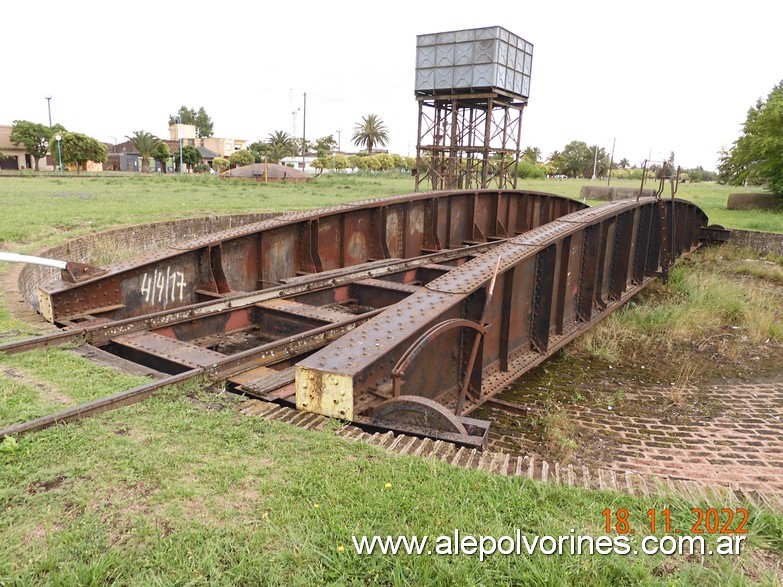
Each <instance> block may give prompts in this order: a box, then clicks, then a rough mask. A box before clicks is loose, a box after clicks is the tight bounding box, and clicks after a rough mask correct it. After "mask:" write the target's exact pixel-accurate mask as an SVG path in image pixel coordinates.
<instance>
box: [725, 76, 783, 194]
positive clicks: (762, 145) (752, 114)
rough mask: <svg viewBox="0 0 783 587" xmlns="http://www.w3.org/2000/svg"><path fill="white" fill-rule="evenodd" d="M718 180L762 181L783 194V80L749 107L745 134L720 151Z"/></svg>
mask: <svg viewBox="0 0 783 587" xmlns="http://www.w3.org/2000/svg"><path fill="white" fill-rule="evenodd" d="M718 181H719V182H720V183H728V184H731V185H742V184H744V183H746V182H747V183H757V184H762V185H766V187H767V189H769V190H770V191H771V192H772V193H773V194H776V195H778V196H781V197H783V81H781V82H780V83H779V84H778V85H776V86H775V87H774V88H772V91H771V92H770V93H769V95H768V96H767V100H766V101H764V100H761V99H759V100H758V101H757V102H756V106H755V107H753V108H751V109H750V110H748V115H747V118H746V120H745V124H743V126H742V136H740V138H738V139H737V140H736V141H734V144H733V146H732V147H731V148H729V149H728V150H726V151H722V152H721V158H720V163H719V164H718Z"/></svg>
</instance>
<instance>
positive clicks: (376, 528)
mask: <svg viewBox="0 0 783 587" xmlns="http://www.w3.org/2000/svg"><path fill="white" fill-rule="evenodd" d="M580 185H581V183H580V182H572V181H562V182H559V181H558V182H556V181H550V182H534V183H530V184H525V186H522V187H529V188H530V189H536V190H540V191H549V192H555V193H561V194H564V195H570V196H572V197H573V196H578V190H579V187H580ZM687 187H689V188H691V187H692V189H693V191H692V192H691V193H688V192H687V191H686V190H685V188H686V186H682V187H681V193H680V195H682V196H684V197H689V198H693V199H694V200H695V201H696V202H697V203H699V204H700V205H702V206H703V207H704V208H705V210H706V211H707V213H708V214H709V215H710V217H711V220H712V221H713V222H720V223H722V224H724V225H728V226H735V227H744V228H752V229H757V230H758V229H761V230H777V231H783V215H781V214H755V216H754V215H753V214H748V213H743V214H739V213H735V212H728V211H726V210H725V209H723V210H722V211H721V205H722V206H723V207H724V208H725V195H726V194H728V193H729V191H731V190H730V189H728V188H723V187H722V186H715V185H711V184H704V185H700V184H693V185H692V186H690V185H689V186H687ZM412 188H413V182H412V180H411V178H409V177H406V178H398V179H390V178H384V179H375V178H360V177H345V176H343V177H339V178H321V179H319V180H318V181H317V182H314V183H312V184H308V185H269V186H263V185H257V184H244V183H233V182H232V183H224V182H221V181H219V180H217V179H215V178H209V177H206V178H187V177H186V178H179V177H150V178H141V177H131V178H111V177H108V178H105V177H100V178H97V179H72V178H68V179H59V178H46V179H39V178H3V177H0V202H1V203H2V206H3V214H2V215H0V247H2V248H3V250H14V251H16V252H33V251H36V250H39V249H41V248H42V247H45V246H47V245H50V244H53V243H55V242H59V241H61V240H64V239H65V238H70V237H73V236H77V235H80V234H85V233H88V232H91V231H93V230H98V229H102V228H106V227H109V226H115V225H120V224H132V223H138V222H143V221H153V220H160V219H167V218H175V217H182V216H187V215H203V214H211V213H231V212H234V213H238V212H243V211H271V210H288V209H302V208H310V207H313V206H321V205H329V204H335V203H340V202H345V201H350V200H356V199H362V198H366V197H375V196H381V195H390V194H402V193H407V192H410V191H412ZM721 214H723V215H724V216H723V217H721ZM716 217H717V218H716ZM740 260H741V259H740ZM776 262H777V261H776ZM743 266H744V265H743ZM778 266H779V262H778ZM6 270H7V269H6V268H3V267H0V273H1V272H3V271H6ZM761 270H765V269H764V267H762V268H761V269H753V271H761ZM774 270H775V267H771V268H768V269H766V271H767V273H765V276H763V278H765V279H766V278H767V277H768V276H769V275H773V276H774V275H777V274H776V273H775V272H774ZM682 271H683V273H682V275H681V276H679V277H677V278H676V279H673V281H674V288H675V291H676V292H679V293H676V295H678V296H681V297H682V296H684V297H687V296H693V295H696V293H694V292H698V291H700V290H699V287H698V286H697V285H693V284H692V283H691V282H690V281H687V280H689V279H691V277H690V276H691V275H693V271H692V269H691V268H690V267H685V268H684V269H683V270H682ZM737 271H738V272H741V271H740V269H739V265H738V270H737ZM748 271H750V269H748ZM748 278H749V279H761V278H762V277H758V276H753V275H748ZM769 279H770V281H773V282H774V279H775V278H774V277H770V278H769ZM734 293H736V292H732V295H734ZM1 298H2V292H1V291H0V340H2V339H3V338H9V337H11V336H17V335H18V334H19V333H25V332H29V331H31V330H34V329H33V328H31V327H30V326H29V325H26V324H23V323H21V322H19V321H18V320H15V319H14V318H13V317H12V316H11V315H10V313H9V311H8V308H7V304H6V303H5V301H3V300H2V299H1ZM652 299H653V301H655V298H652ZM732 303H734V302H729V303H727V304H724V306H721V307H722V308H724V310H725V311H726V312H729V313H732V312H734V313H733V314H731V316H733V318H731V319H739V318H737V312H738V311H737V309H736V308H734V309H732V307H730V306H731V304H732ZM639 308H640V309H639V310H632V311H631V312H628V314H629V317H626V318H624V319H625V320H634V318H633V316H634V312H642V313H643V312H645V311H647V306H645V305H643V304H641V305H639ZM742 311H743V310H742V308H740V310H739V313H740V314H741V313H742ZM759 311H761V312H763V308H762V309H761V310H759ZM643 315H644V314H637V316H643ZM724 318H725V316H722V317H721V318H719V319H720V320H723V319H724ZM666 319H667V320H673V321H674V322H675V323H677V322H678V321H679V320H680V319H681V316H680V317H678V316H668V317H666ZM636 320H637V321H638V322H644V323H646V322H650V321H651V320H652V319H651V318H637V319H636ZM645 321H646V322H645ZM732 324H734V322H732ZM775 332H777V331H775ZM595 344H596V346H595V349H594V352H595V353H596V354H597V355H600V353H602V352H603V353H611V352H622V348H621V347H618V346H612V345H611V344H608V343H607V346H606V347H605V348H603V347H599V346H598V341H595ZM138 382H139V379H137V378H131V377H129V376H126V375H120V374H116V373H113V372H111V371H108V370H106V369H102V368H99V367H95V366H93V365H92V364H90V363H88V362H86V361H84V360H82V359H80V358H78V357H74V356H72V355H71V354H70V353H68V352H66V351H62V350H60V351H47V352H40V353H39V352H36V353H31V354H29V355H24V356H21V357H4V358H2V359H0V420H2V421H4V422H11V421H20V420H25V419H28V418H30V417H34V416H36V415H39V414H40V413H44V412H47V411H50V410H51V409H52V408H55V409H56V408H58V407H60V406H63V405H67V404H70V403H75V402H78V401H84V400H86V399H90V398H93V397H98V396H102V395H108V394H110V393H111V392H113V391H116V390H119V389H126V388H129V387H132V386H133V385H136V384H138ZM735 505H736V504H729V503H726V504H723V503H720V504H715V503H713V504H701V503H693V502H686V501H685V500H683V499H680V498H677V497H668V498H664V497H660V498H651V499H644V498H639V497H632V496H629V495H625V494H616V493H611V492H595V491H583V490H579V489H569V488H565V487H560V486H556V485H551V484H541V483H538V482H535V481H530V480H525V479H518V478H514V479H510V478H506V477H498V476H492V475H488V474H485V473H483V472H480V471H467V470H462V469H455V468H452V467H449V466H447V465H444V464H442V463H435V462H430V461H425V460H421V459H418V458H414V457H405V456H396V455H389V454H387V453H385V452H384V451H382V450H380V449H377V448H375V447H372V446H368V445H363V444H360V443H352V442H350V441H345V440H343V439H341V438H339V437H336V436H335V435H334V434H333V431H328V430H327V431H324V432H317V433H313V432H307V431H302V430H299V429H296V428H292V427H289V426H287V425H285V424H282V423H277V422H266V421H263V420H260V419H258V418H254V417H246V416H242V415H240V414H239V413H238V411H237V409H236V400H235V399H234V398H232V397H231V396H230V395H227V394H225V393H222V392H221V391H220V390H219V389H218V390H215V389H207V388H206V387H205V386H204V385H198V384H191V385H188V386H180V387H175V388H170V389H167V390H165V391H164V392H162V393H161V394H159V395H158V396H157V397H155V398H153V399H151V400H148V401H145V402H143V403H141V404H137V405H135V406H131V407H128V408H123V409H120V410H116V411H113V412H110V413H107V414H104V415H101V416H99V417H95V418H92V419H88V420H85V421H82V422H80V423H78V424H71V425H67V426H61V427H57V428H52V429H48V430H45V431H43V432H40V433H37V434H33V435H28V436H24V437H21V438H19V439H14V440H7V441H6V442H4V443H3V444H2V445H0V512H1V513H0V534H1V535H2V536H3V540H2V542H0V585H6V584H8V585H37V584H58V585H75V584H78V585H106V584H116V585H318V584H338V585H511V584H513V585H573V584H580V585H621V584H622V585H744V584H762V585H775V584H779V583H780V581H781V580H783V570H782V566H781V565H782V564H783V516H781V515H779V514H774V513H771V512H769V511H767V510H763V509H761V510H760V509H755V508H751V512H750V521H749V524H748V530H749V534H748V545H747V547H746V548H745V549H744V550H743V553H742V555H741V556H706V557H699V556H664V555H662V554H656V555H650V556H647V555H643V554H638V555H633V554H628V555H620V554H614V555H608V556H601V555H599V554H594V555H583V556H578V555H572V554H565V555H562V556H559V555H552V556H546V555H542V554H535V555H532V556H531V555H527V554H523V555H510V556H502V555H500V554H495V555H493V556H489V557H487V558H486V559H485V560H484V561H480V560H479V557H478V555H477V554H476V555H474V556H469V555H465V554H459V555H450V556H434V555H432V556H428V555H422V556H414V555H407V554H398V555H396V556H393V555H382V554H378V553H376V554H373V555H371V556H367V555H359V554H357V553H356V552H355V550H354V548H353V545H352V541H351V537H352V536H354V535H356V536H359V535H363V534H369V535H382V536H385V535H392V536H396V535H408V536H410V535H414V534H419V535H429V536H431V537H432V538H431V539H432V540H435V537H437V536H439V535H453V532H454V529H455V528H459V529H460V531H461V532H462V533H463V534H472V535H476V536H479V535H485V536H494V537H496V538H498V537H500V536H503V535H513V534H514V533H515V531H516V529H520V530H521V532H522V533H523V534H524V535H526V536H528V537H532V536H534V535H541V536H543V535H552V536H559V535H564V536H570V535H580V534H581V535H591V536H600V535H603V534H606V529H605V528H604V524H605V520H604V516H603V515H602V512H603V511H604V510H605V509H607V508H610V509H611V510H612V511H616V510H617V509H619V508H627V509H628V510H629V517H630V519H631V520H632V522H633V523H634V526H635V527H636V528H637V535H636V537H634V538H633V539H632V544H633V545H634V547H635V548H638V547H639V535H641V534H644V533H646V532H644V531H643V530H644V528H645V526H646V523H645V522H646V521H647V520H649V518H648V517H647V515H646V512H647V511H648V510H650V509H655V510H656V511H658V512H660V511H662V510H663V509H664V508H667V507H668V508H670V510H671V512H672V524H673V527H679V528H690V527H691V525H692V524H693V522H694V519H693V514H692V513H691V508H695V507H702V508H706V507H708V506H711V507H719V508H720V507H724V506H725V507H735ZM611 535H612V536H616V532H612V533H611ZM657 535H658V537H661V536H663V533H662V532H661V531H660V530H659V531H658V534H657ZM715 541H716V537H715V536H711V537H708V542H709V543H710V544H712V545H714V544H715Z"/></svg>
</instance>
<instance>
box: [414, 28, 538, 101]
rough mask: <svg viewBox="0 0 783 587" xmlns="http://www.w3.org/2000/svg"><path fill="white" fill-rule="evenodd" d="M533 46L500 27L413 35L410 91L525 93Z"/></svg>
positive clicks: (528, 92)
mask: <svg viewBox="0 0 783 587" xmlns="http://www.w3.org/2000/svg"><path fill="white" fill-rule="evenodd" d="M532 64H533V45H532V44H531V43H528V42H527V41H525V40H524V39H522V38H521V37H518V36H517V35H515V34H514V33H511V32H509V31H507V30H506V29H504V28H503V27H500V26H493V27H485V28H479V29H468V30H462V31H451V32H445V33H433V34H427V35H418V36H417V37H416V93H417V94H425V95H427V94H438V93H473V92H476V91H481V90H501V91H503V92H505V93H508V94H512V95H514V96H515V97H521V98H527V97H528V96H529V94H530V71H531V67H532Z"/></svg>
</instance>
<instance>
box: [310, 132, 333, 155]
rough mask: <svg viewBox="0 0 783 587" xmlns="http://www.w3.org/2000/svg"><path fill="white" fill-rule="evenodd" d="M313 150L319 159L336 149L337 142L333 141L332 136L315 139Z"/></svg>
mask: <svg viewBox="0 0 783 587" xmlns="http://www.w3.org/2000/svg"><path fill="white" fill-rule="evenodd" d="M314 148H315V152H316V156H317V157H318V158H319V159H320V158H322V157H324V156H325V155H329V154H331V153H332V152H333V151H334V150H335V149H337V141H335V140H334V135H327V136H325V137H321V138H320V139H316V141H315V145H314Z"/></svg>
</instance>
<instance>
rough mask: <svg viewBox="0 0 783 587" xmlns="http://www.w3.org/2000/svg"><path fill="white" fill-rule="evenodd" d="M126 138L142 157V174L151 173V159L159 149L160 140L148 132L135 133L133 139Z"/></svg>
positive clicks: (138, 131)
mask: <svg viewBox="0 0 783 587" xmlns="http://www.w3.org/2000/svg"><path fill="white" fill-rule="evenodd" d="M125 138H126V139H128V140H129V141H130V143H131V145H133V148H134V149H136V151H137V152H138V153H139V157H141V172H142V173H149V171H150V159H151V158H152V156H153V153H154V152H155V150H156V149H157V147H158V143H160V139H159V138H158V137H156V136H155V135H154V134H152V133H149V132H147V131H146V130H136V131H133V136H132V137H129V136H127V135H126V137H125Z"/></svg>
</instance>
